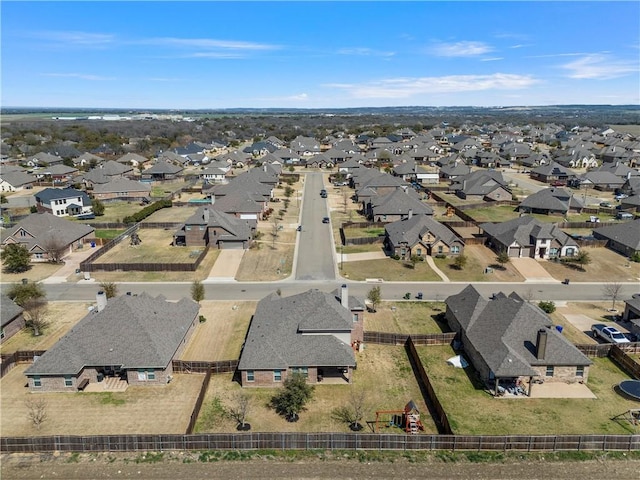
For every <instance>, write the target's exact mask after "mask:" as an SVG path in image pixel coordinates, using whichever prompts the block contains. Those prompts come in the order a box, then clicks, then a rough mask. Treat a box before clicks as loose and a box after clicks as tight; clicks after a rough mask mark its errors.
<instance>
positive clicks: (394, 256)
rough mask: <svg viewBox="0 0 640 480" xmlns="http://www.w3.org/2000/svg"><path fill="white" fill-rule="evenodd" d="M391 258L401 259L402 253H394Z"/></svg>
mask: <svg viewBox="0 0 640 480" xmlns="http://www.w3.org/2000/svg"><path fill="white" fill-rule="evenodd" d="M391 258H393V259H394V260H400V255H398V254H397V253H394V254H393V255H391Z"/></svg>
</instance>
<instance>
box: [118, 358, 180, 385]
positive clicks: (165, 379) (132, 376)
mask: <svg viewBox="0 0 640 480" xmlns="http://www.w3.org/2000/svg"><path fill="white" fill-rule="evenodd" d="M144 370H145V372H144V374H143V376H142V378H140V374H139V372H138V370H137V369H131V370H127V383H128V384H129V385H143V386H153V385H166V384H167V383H169V377H170V376H171V375H172V374H173V364H171V363H169V365H168V366H167V368H165V369H164V370H163V369H161V368H154V369H144ZM150 371H153V375H154V376H155V378H154V379H153V380H150V379H149V373H150Z"/></svg>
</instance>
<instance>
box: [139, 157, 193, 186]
mask: <svg viewBox="0 0 640 480" xmlns="http://www.w3.org/2000/svg"><path fill="white" fill-rule="evenodd" d="M183 170H184V167H182V166H178V165H174V164H172V163H168V162H165V161H163V160H158V161H157V162H156V163H155V164H154V165H153V166H152V167H150V168H147V169H146V170H145V171H143V172H142V178H143V179H150V180H156V181H162V180H174V179H176V178H178V176H180V175H181V174H182V171H183Z"/></svg>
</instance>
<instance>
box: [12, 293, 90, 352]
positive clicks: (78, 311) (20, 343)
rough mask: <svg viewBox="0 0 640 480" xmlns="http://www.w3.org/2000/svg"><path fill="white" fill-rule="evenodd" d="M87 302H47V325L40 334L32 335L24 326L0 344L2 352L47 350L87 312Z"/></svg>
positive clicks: (88, 304)
mask: <svg viewBox="0 0 640 480" xmlns="http://www.w3.org/2000/svg"><path fill="white" fill-rule="evenodd" d="M91 305H92V303H87V302H49V306H48V311H47V316H46V318H47V322H48V326H47V327H46V328H45V329H44V330H43V332H42V335H40V336H38V337H34V336H33V333H32V330H31V329H30V328H25V329H23V330H22V331H20V332H18V333H17V334H15V335H14V336H13V337H11V338H10V339H8V340H7V341H5V342H4V343H3V344H2V347H1V350H2V353H13V352H15V351H17V350H47V349H49V348H51V347H52V346H53V345H54V344H55V343H56V342H57V341H58V340H60V337H62V336H63V335H64V334H66V333H67V332H68V331H69V329H71V327H73V326H74V325H75V324H76V323H78V322H79V321H80V320H82V318H84V317H85V316H86V315H87V313H89V306H91Z"/></svg>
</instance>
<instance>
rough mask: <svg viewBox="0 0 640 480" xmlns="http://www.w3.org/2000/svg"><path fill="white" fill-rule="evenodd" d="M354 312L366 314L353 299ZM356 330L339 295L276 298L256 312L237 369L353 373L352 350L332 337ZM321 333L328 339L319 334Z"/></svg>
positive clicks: (311, 293)
mask: <svg viewBox="0 0 640 480" xmlns="http://www.w3.org/2000/svg"><path fill="white" fill-rule="evenodd" d="M349 306H350V308H351V309H353V310H356V309H363V308H364V307H363V306H362V302H359V301H358V300H356V299H352V298H351V297H350V298H349ZM352 328H353V318H352V314H351V312H350V310H348V309H346V308H344V307H343V306H342V304H341V302H340V298H339V294H337V295H336V294H335V293H325V292H321V291H320V290H317V289H313V290H307V291H306V292H303V293H300V294H298V295H292V296H289V297H280V296H278V295H276V294H275V293H274V294H271V295H269V296H268V297H266V298H263V299H262V300H260V302H259V303H258V306H257V307H256V311H255V314H254V315H253V319H252V321H251V326H250V327H249V333H248V334H247V339H246V342H245V345H244V348H243V350H242V356H241V357H240V363H239V366H238V368H239V369H241V370H274V369H287V368H289V367H294V366H327V367H331V366H334V367H349V366H351V367H353V366H355V364H356V361H355V356H354V353H353V350H352V348H351V346H350V345H347V344H345V343H344V342H342V341H340V340H339V339H338V338H337V337H336V336H334V335H332V334H331V332H350V331H351V330H352ZM304 332H313V334H311V335H305V334H304ZM322 332H324V333H325V334H319V333H322Z"/></svg>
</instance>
